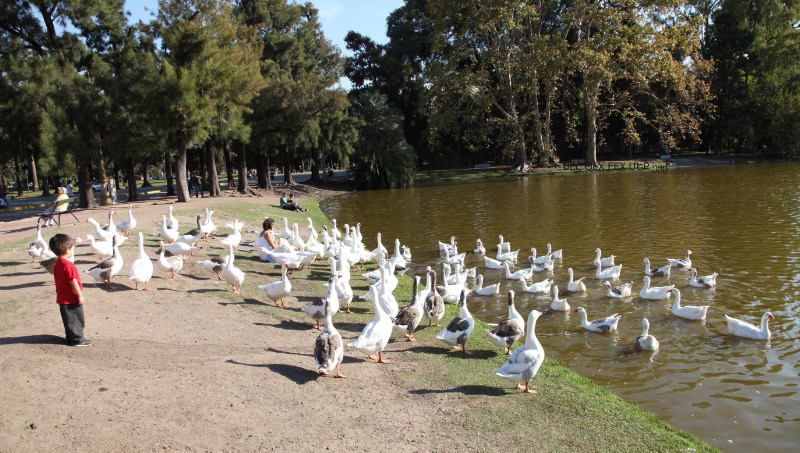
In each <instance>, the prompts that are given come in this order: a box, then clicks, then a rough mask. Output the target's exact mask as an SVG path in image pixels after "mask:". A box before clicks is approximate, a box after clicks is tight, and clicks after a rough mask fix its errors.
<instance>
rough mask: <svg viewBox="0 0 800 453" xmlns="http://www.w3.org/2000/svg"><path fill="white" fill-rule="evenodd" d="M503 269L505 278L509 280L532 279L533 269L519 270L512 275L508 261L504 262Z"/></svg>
mask: <svg viewBox="0 0 800 453" xmlns="http://www.w3.org/2000/svg"><path fill="white" fill-rule="evenodd" d="M503 267H504V268H505V269H506V278H507V279H509V280H519V279H525V280H529V279H530V278H531V277H533V268H528V269H520V270H518V271H516V272H514V273H513V274H512V273H511V263H509V262H508V261H504V262H503Z"/></svg>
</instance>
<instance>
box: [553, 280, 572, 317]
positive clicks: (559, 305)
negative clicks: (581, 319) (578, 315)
mask: <svg viewBox="0 0 800 453" xmlns="http://www.w3.org/2000/svg"><path fill="white" fill-rule="evenodd" d="M550 309H551V310H553V311H569V303H567V299H559V298H558V286H557V285H553V302H551V303H550Z"/></svg>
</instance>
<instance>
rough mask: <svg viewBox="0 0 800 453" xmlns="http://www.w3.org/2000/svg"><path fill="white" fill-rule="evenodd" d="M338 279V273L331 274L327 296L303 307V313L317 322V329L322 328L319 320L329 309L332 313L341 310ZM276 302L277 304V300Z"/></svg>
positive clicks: (323, 317)
mask: <svg viewBox="0 0 800 453" xmlns="http://www.w3.org/2000/svg"><path fill="white" fill-rule="evenodd" d="M336 279H337V276H336V275H331V276H330V278H329V279H328V294H327V295H326V296H325V297H319V298H317V299H315V300H314V302H312V303H311V305H308V306H305V307H303V308H301V310H302V311H303V313H305V314H307V315H308V316H310V317H311V319H313V320H314V321H316V322H317V330H322V327H320V325H319V321H320V320H322V319H325V313H326V311H327V310H330V312H331V314H333V313H336V312H338V311H339V296H338V295H337V294H336ZM276 283H277V282H276ZM275 304H276V305H277V302H276V303H275Z"/></svg>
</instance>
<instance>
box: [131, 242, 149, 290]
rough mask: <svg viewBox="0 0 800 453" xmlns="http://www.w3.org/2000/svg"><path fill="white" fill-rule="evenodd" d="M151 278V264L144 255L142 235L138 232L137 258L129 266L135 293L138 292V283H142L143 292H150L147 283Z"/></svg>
mask: <svg viewBox="0 0 800 453" xmlns="http://www.w3.org/2000/svg"><path fill="white" fill-rule="evenodd" d="M151 278H153V262H152V261H151V260H150V257H149V256H147V254H146V253H144V235H143V234H142V233H141V231H140V232H139V257H138V258H136V260H134V261H133V264H131V280H133V281H134V282H136V291H139V283H144V290H145V291H150V288H148V287H147V282H149V281H150V279H151Z"/></svg>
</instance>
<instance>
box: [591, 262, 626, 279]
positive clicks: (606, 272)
mask: <svg viewBox="0 0 800 453" xmlns="http://www.w3.org/2000/svg"><path fill="white" fill-rule="evenodd" d="M594 265H595V266H597V270H596V271H595V273H594V275H595V276H596V277H597V278H599V279H607V278H609V279H613V280H619V274H620V273H621V272H622V264H620V265H617V266H613V267H609V268H608V269H603V265H602V263H601V262H600V261H595V262H594Z"/></svg>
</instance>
